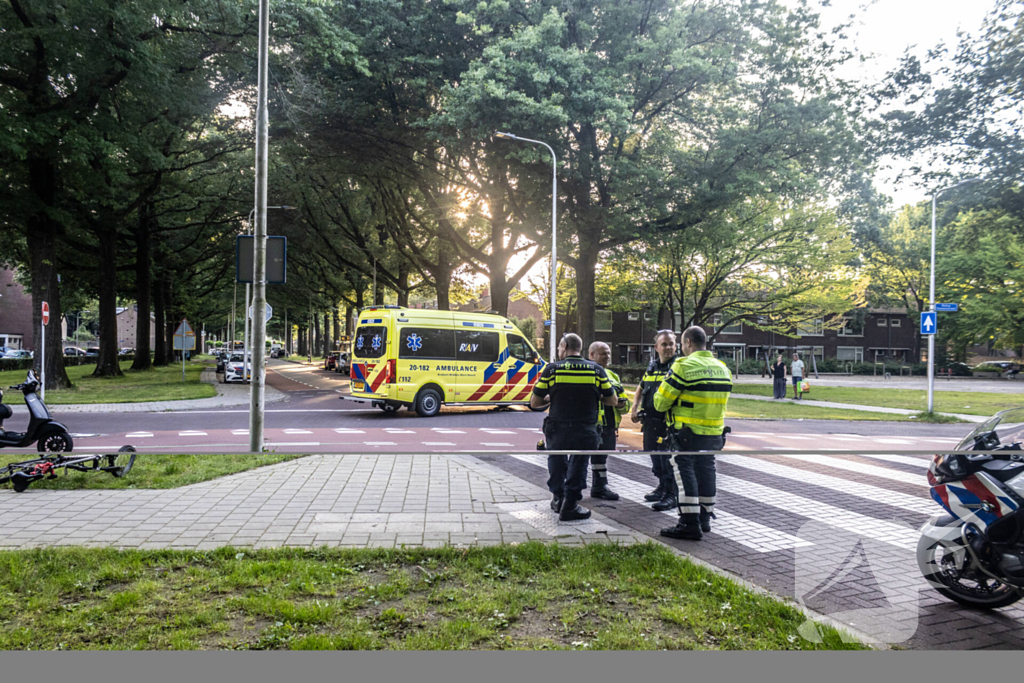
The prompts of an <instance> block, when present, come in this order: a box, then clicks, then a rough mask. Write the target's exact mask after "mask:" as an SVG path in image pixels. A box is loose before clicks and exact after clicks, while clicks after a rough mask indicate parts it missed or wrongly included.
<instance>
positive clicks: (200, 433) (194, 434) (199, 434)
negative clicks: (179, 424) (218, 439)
mask: <svg viewBox="0 0 1024 683" xmlns="http://www.w3.org/2000/svg"><path fill="white" fill-rule="evenodd" d="M206 435H207V434H206V432H193V431H190V432H178V436H206Z"/></svg>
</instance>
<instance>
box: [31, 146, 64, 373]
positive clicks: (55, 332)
mask: <svg viewBox="0 0 1024 683" xmlns="http://www.w3.org/2000/svg"><path fill="white" fill-rule="evenodd" d="M28 166H29V185H30V187H31V188H32V194H34V195H35V196H36V197H38V198H39V200H40V201H41V203H42V204H43V205H44V206H46V207H52V206H53V203H54V190H55V187H54V182H55V180H54V169H53V166H52V165H51V164H50V163H49V162H48V161H46V160H44V159H38V158H29V161H28ZM27 227H28V234H27V246H28V254H29V257H28V258H29V275H30V276H31V278H32V324H33V326H34V329H35V330H39V329H40V328H41V327H42V316H43V302H44V301H45V302H46V303H47V304H48V305H49V307H50V322H49V324H47V325H46V332H45V334H46V358H43V354H42V353H40V346H41V344H42V336H41V335H39V334H34V335H33V337H34V338H35V347H34V348H35V359H36V360H35V362H34V363H33V368H34V369H35V371H36V372H37V373H38V372H40V370H41V369H42V364H43V363H45V364H46V373H45V374H46V388H47V389H64V388H67V387H70V386H71V381H70V380H69V379H68V374H67V372H66V371H65V370H64V350H63V348H62V346H61V343H62V342H63V340H62V339H61V333H60V332H61V330H60V320H61V317H62V316H63V315H64V313H63V311H62V310H61V302H60V288H59V285H58V283H57V272H56V268H54V265H53V264H55V263H56V262H57V231H58V226H57V225H56V224H55V223H54V222H53V219H51V218H50V217H49V216H48V215H47V214H46V212H45V210H40V211H39V212H37V213H36V214H35V215H33V216H32V217H30V218H29V220H28V226H27Z"/></svg>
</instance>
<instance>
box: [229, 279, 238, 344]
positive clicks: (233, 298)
mask: <svg viewBox="0 0 1024 683" xmlns="http://www.w3.org/2000/svg"><path fill="white" fill-rule="evenodd" d="M233 289H234V291H233V292H232V293H231V341H230V343H229V344H228V354H229V355H228V360H231V356H230V354H232V353H234V352H235V305H236V304H237V303H238V281H237V280H235V284H234V287H233Z"/></svg>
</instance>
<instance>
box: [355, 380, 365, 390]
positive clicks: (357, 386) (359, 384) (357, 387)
mask: <svg viewBox="0 0 1024 683" xmlns="http://www.w3.org/2000/svg"><path fill="white" fill-rule="evenodd" d="M352 391H366V385H365V384H363V383H362V382H352Z"/></svg>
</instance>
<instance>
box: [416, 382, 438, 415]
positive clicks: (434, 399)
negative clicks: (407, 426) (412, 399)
mask: <svg viewBox="0 0 1024 683" xmlns="http://www.w3.org/2000/svg"><path fill="white" fill-rule="evenodd" d="M439 412H441V392H439V391H438V390H437V389H431V388H429V387H428V388H426V389H420V393H418V394H417V395H416V414H417V415H419V416H420V417H434V416H435V415H437V414H438V413H439Z"/></svg>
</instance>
